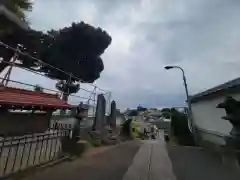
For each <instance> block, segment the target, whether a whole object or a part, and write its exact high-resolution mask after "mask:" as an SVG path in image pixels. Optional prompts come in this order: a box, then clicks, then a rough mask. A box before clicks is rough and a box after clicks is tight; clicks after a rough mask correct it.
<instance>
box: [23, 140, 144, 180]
mask: <svg viewBox="0 0 240 180" xmlns="http://www.w3.org/2000/svg"><path fill="white" fill-rule="evenodd" d="M140 145H141V143H140V142H138V141H129V142H125V143H123V144H120V145H117V146H116V147H114V148H110V149H109V150H106V151H104V152H101V153H99V154H95V155H93V156H90V157H84V158H82V159H79V160H75V161H73V162H66V163H62V164H60V165H57V166H54V167H51V168H47V169H46V170H44V171H43V172H38V173H36V174H34V175H32V176H30V177H27V178H24V179H25V180H42V179H45V180H47V179H51V180H78V179H86V180H121V179H122V178H123V176H124V174H125V172H126V171H127V170H128V167H129V166H130V165H131V163H132V160H133V158H134V156H135V154H136V152H137V151H138V149H139V147H140Z"/></svg>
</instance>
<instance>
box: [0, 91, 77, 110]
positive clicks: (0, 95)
mask: <svg viewBox="0 0 240 180" xmlns="http://www.w3.org/2000/svg"><path fill="white" fill-rule="evenodd" d="M0 105H16V106H24V107H32V106H35V107H42V108H56V109H64V108H72V106H71V105H70V104H68V103H66V102H64V101H63V100H61V99H60V98H59V97H58V95H57V94H47V93H43V92H38V91H30V90H26V89H17V88H11V87H0Z"/></svg>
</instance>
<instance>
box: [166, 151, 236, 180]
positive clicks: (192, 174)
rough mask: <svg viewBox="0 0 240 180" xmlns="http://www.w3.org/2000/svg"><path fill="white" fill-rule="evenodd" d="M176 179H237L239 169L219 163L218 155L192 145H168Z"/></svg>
mask: <svg viewBox="0 0 240 180" xmlns="http://www.w3.org/2000/svg"><path fill="white" fill-rule="evenodd" d="M167 148H168V154H169V157H170V159H171V161H172V166H173V171H174V173H175V175H176V177H177V180H213V179H216V180H239V179H240V171H239V170H237V169H231V168H229V167H227V166H223V165H222V164H221V159H220V157H219V156H217V155H215V154H212V153H210V152H208V151H205V150H201V149H198V148H192V147H181V146H168V147H167Z"/></svg>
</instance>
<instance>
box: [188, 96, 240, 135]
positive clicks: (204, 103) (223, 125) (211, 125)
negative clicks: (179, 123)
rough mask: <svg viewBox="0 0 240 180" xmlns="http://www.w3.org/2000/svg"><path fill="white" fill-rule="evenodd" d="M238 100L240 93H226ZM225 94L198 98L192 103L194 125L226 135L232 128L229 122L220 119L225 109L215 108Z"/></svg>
mask: <svg viewBox="0 0 240 180" xmlns="http://www.w3.org/2000/svg"><path fill="white" fill-rule="evenodd" d="M228 95H230V96H232V97H233V98H235V99H236V100H240V94H228ZM224 98H225V96H219V97H217V98H214V99H209V100H200V101H198V102H196V103H193V104H192V112H193V118H194V122H195V123H196V125H197V126H198V127H200V128H202V129H205V130H210V131H215V132H218V133H221V134H223V135H228V134H229V132H230V131H231V129H232V125H231V123H229V122H228V121H227V120H224V119H221V117H222V116H225V115H226V114H225V110H224V109H219V108H216V107H217V105H218V104H219V103H221V102H223V100H224Z"/></svg>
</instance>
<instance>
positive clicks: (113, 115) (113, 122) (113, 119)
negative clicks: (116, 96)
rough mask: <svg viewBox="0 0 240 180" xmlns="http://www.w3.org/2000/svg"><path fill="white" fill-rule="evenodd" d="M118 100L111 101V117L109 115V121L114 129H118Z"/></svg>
mask: <svg viewBox="0 0 240 180" xmlns="http://www.w3.org/2000/svg"><path fill="white" fill-rule="evenodd" d="M116 118H117V117H116V102H115V101H112V102H111V112H110V117H109V123H110V127H111V129H112V131H114V132H115V131H116Z"/></svg>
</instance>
